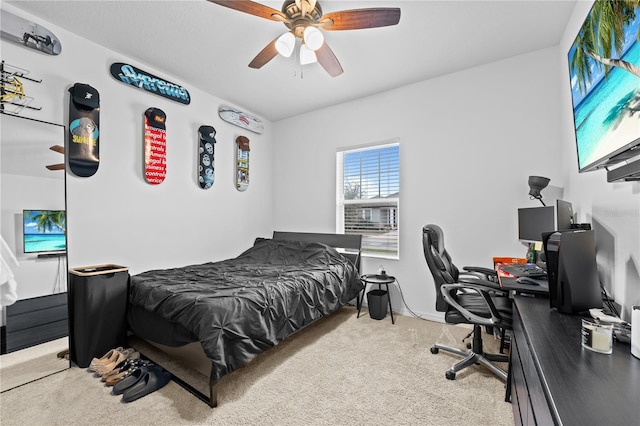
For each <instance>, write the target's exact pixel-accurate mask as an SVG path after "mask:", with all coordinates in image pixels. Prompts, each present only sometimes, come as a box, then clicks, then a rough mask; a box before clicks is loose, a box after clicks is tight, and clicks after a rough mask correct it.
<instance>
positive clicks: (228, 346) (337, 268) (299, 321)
mask: <svg viewBox="0 0 640 426" xmlns="http://www.w3.org/2000/svg"><path fill="white" fill-rule="evenodd" d="M362 287H363V286H362V283H361V281H360V278H359V275H358V270H357V268H356V267H355V266H354V265H353V263H352V262H351V261H350V260H348V259H347V258H346V257H344V256H342V255H341V254H340V253H338V252H337V251H336V250H335V249H334V248H332V247H329V246H327V245H324V244H319V243H305V242H291V241H283V240H271V239H258V240H256V243H255V244H254V246H253V247H251V248H250V249H248V250H247V251H245V252H244V253H242V254H241V255H240V256H238V257H236V258H233V259H228V260H224V261H220V262H210V263H204V264H199V265H190V266H185V267H180V268H172V269H163V270H153V271H148V272H144V273H141V274H138V275H134V276H132V277H131V287H130V295H129V303H130V305H131V307H132V308H133V309H134V310H140V309H142V310H144V311H146V312H148V313H153V314H154V315H156V316H160V317H161V318H162V319H163V320H165V321H168V322H169V323H171V324H174V325H175V327H177V328H178V329H181V330H182V331H183V332H182V334H183V335H186V336H191V337H192V338H194V339H197V340H198V341H200V343H201V345H202V348H203V350H204V352H205V354H206V355H207V357H208V358H209V359H210V360H211V361H212V371H211V378H210V380H211V383H212V384H213V383H215V382H216V381H217V380H219V379H220V378H222V377H223V376H225V375H227V374H228V373H230V372H231V371H233V370H235V369H236V368H239V367H241V366H242V365H244V364H246V363H247V362H249V361H250V360H251V359H253V358H254V357H255V356H257V355H258V354H260V353H261V352H264V351H265V350H266V349H268V348H270V347H272V346H274V345H276V344H277V343H278V342H279V341H280V340H282V339H284V338H285V337H287V336H289V335H291V334H292V333H294V332H296V331H298V330H300V329H302V328H304V327H305V326H307V325H309V324H311V323H312V322H314V321H316V320H317V319H319V318H322V317H323V316H326V315H328V314H330V313H331V312H333V311H335V310H336V309H338V308H339V307H341V306H343V305H345V304H346V303H348V302H349V301H350V300H352V299H354V298H355V297H356V296H357V294H358V292H359V291H361V290H362ZM138 317H140V318H141V317H143V316H138ZM147 327H148V325H147ZM132 329H134V330H136V329H144V326H136V324H132ZM163 331H164V330H163ZM166 331H167V332H170V331H169V330H166ZM154 334H156V335H157V334H158V333H154ZM140 337H143V338H150V339H151V340H153V336H144V335H141V336H140ZM159 343H163V342H159Z"/></svg>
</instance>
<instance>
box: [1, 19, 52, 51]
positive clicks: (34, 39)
mask: <svg viewBox="0 0 640 426" xmlns="http://www.w3.org/2000/svg"><path fill="white" fill-rule="evenodd" d="M0 20H1V21H2V30H0V36H1V37H2V38H3V39H5V40H8V41H11V42H13V43H17V44H20V45H22V46H26V47H28V48H31V49H35V50H38V51H40V52H42V53H46V54H48V55H59V54H60V52H62V43H60V40H59V39H58V37H56V35H55V34H53V33H52V32H51V31H49V30H48V29H46V28H45V27H43V26H42V25H39V24H36V23H34V22H31V21H28V20H26V19H24V18H21V17H19V16H17V15H14V14H13V13H11V12H7V11H6V10H4V9H0Z"/></svg>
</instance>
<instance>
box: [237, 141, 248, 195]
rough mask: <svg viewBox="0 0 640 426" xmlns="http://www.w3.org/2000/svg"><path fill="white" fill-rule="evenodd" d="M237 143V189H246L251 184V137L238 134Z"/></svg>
mask: <svg viewBox="0 0 640 426" xmlns="http://www.w3.org/2000/svg"><path fill="white" fill-rule="evenodd" d="M236 143H237V144H238V146H237V148H236V189H237V190H238V191H246V189H247V187H248V186H249V138H248V137H246V136H238V138H237V139H236Z"/></svg>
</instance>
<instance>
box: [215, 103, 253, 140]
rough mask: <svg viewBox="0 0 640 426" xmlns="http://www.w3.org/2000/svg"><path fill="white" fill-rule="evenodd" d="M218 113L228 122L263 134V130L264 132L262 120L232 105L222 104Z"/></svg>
mask: <svg viewBox="0 0 640 426" xmlns="http://www.w3.org/2000/svg"><path fill="white" fill-rule="evenodd" d="M218 115H220V118H222V119H223V120H224V121H226V122H227V123H231V124H233V125H235V126H238V127H242V128H243V129H246V130H249V131H252V132H254V133H258V134H262V132H264V125H263V124H262V120H260V119H259V118H257V117H254V116H253V115H250V114H247V113H246V112H242V111H239V110H237V109H235V108H232V107H230V106H226V105H221V106H220V108H218Z"/></svg>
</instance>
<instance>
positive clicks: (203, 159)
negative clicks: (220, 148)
mask: <svg viewBox="0 0 640 426" xmlns="http://www.w3.org/2000/svg"><path fill="white" fill-rule="evenodd" d="M215 136H216V129H214V128H213V126H200V128H198V183H199V184H200V188H202V189H209V188H211V186H212V185H213V181H214V177H215V176H214V171H215V170H214V166H213V163H214V152H215V143H216V138H215Z"/></svg>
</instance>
